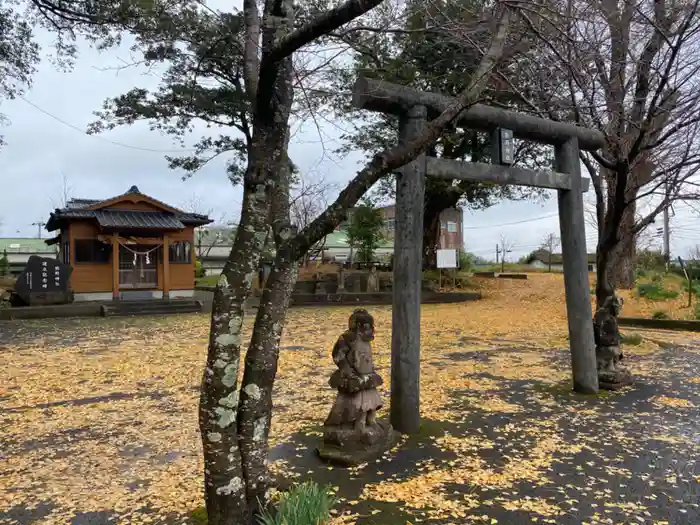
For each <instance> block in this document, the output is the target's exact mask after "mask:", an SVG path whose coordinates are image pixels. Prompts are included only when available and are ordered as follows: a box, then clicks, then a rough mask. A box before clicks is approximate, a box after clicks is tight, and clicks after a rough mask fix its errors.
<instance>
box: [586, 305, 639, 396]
mask: <svg viewBox="0 0 700 525" xmlns="http://www.w3.org/2000/svg"><path fill="white" fill-rule="evenodd" d="M623 304H624V301H623V299H622V298H621V297H618V296H616V295H611V296H610V297H608V298H607V299H605V302H604V303H603V305H602V306H601V307H600V308H598V311H597V312H596V313H595V316H594V317H593V334H594V336H595V344H596V359H597V361H598V383H599V385H600V388H603V389H605V390H617V389H619V388H621V387H623V386H625V385H629V384H630V383H631V382H632V374H631V373H630V371H629V370H627V368H626V367H624V366H623V365H622V364H621V363H622V360H623V359H624V355H623V353H622V350H621V349H620V341H621V337H620V331H619V329H618V325H617V316H618V315H620V311H621V310H622V305H623Z"/></svg>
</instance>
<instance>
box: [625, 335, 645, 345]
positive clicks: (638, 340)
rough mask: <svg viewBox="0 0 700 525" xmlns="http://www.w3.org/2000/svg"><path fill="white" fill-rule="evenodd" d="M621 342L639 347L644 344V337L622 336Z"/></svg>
mask: <svg viewBox="0 0 700 525" xmlns="http://www.w3.org/2000/svg"><path fill="white" fill-rule="evenodd" d="M620 342H621V343H622V344H623V345H628V346H638V345H641V344H642V336H641V335H639V334H630V335H625V334H622V335H621V337H620Z"/></svg>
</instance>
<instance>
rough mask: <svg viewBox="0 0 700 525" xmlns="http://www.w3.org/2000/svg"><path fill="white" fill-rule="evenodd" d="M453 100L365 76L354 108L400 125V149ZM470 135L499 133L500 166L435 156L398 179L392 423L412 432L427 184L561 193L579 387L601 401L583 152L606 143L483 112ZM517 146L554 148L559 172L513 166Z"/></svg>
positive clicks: (581, 132)
mask: <svg viewBox="0 0 700 525" xmlns="http://www.w3.org/2000/svg"><path fill="white" fill-rule="evenodd" d="M453 102H454V99H453V98H451V97H447V96H444V95H440V94H437V93H429V92H424V91H417V90H414V89H411V88H407V87H405V86H400V85H396V84H391V83H389V82H384V81H380V80H374V79H369V78H365V77H360V78H358V80H357V81H356V83H355V86H354V88H353V105H354V106H355V107H357V108H360V109H367V110H370V111H377V112H380V113H386V114H390V115H395V116H398V117H399V123H400V124H399V142H400V143H406V142H409V141H410V140H412V139H414V138H416V137H418V136H420V134H421V132H422V130H423V128H424V126H425V124H426V122H427V121H428V118H429V116H430V117H433V116H437V115H439V114H440V113H441V112H442V111H444V110H445V109H447V108H448V106H450V105H451V104H452V103H453ZM455 125H457V126H461V127H464V128H469V129H475V130H480V131H486V132H491V133H492V137H493V139H494V144H495V147H494V156H493V157H492V163H491V164H482V163H474V162H462V161H456V160H448V159H440V158H433V157H427V156H426V155H425V154H423V155H421V156H419V157H418V158H417V159H416V160H414V161H413V162H411V163H410V164H407V165H406V166H404V167H402V168H401V170H400V172H399V173H397V175H396V216H395V220H396V230H395V231H396V237H395V241H394V285H393V294H394V297H393V307H392V328H393V329H392V338H391V414H390V417H391V424H392V425H393V426H394V428H396V429H397V430H399V431H400V432H403V433H407V434H409V433H414V432H416V431H418V429H419V427H420V294H421V277H422V252H423V246H422V244H423V206H424V196H425V176H426V175H427V176H431V177H442V178H448V179H459V180H474V181H488V182H493V183H496V184H516V185H522V186H535V187H540V188H549V189H555V190H557V191H558V203H559V225H560V230H561V244H562V253H563V259H564V260H563V263H564V286H565V291H566V310H567V315H568V323H569V343H570V347H571V369H572V375H573V387H574V390H575V391H577V392H582V393H596V392H598V373H597V366H596V356H595V343H594V339H593V316H592V312H591V303H590V284H589V280H588V261H587V254H586V232H585V225H584V213H583V196H582V193H583V192H585V191H587V190H588V183H589V181H588V179H582V178H581V167H580V161H579V150H580V149H583V150H597V149H599V148H600V147H602V146H603V143H604V136H603V134H602V133H600V132H599V131H597V130H590V129H586V128H582V127H579V126H574V125H572V124H567V123H562V122H555V121H551V120H546V119H542V118H538V117H534V116H530V115H525V114H520V113H516V112H513V111H506V110H503V109H499V108H494V107H490V106H485V105H482V104H476V105H474V106H472V107H470V108H468V109H466V110H465V111H463V112H462V113H461V114H460V115H459V117H458V118H457V119H456V120H455ZM513 137H516V138H520V139H526V140H532V141H536V142H541V143H545V144H551V145H553V146H554V158H555V171H535V170H529V169H525V168H516V167H511V166H510V164H512V162H513V158H512V157H513V147H512V142H513Z"/></svg>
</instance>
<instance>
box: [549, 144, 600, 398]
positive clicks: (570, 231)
mask: <svg viewBox="0 0 700 525" xmlns="http://www.w3.org/2000/svg"><path fill="white" fill-rule="evenodd" d="M554 163H555V169H556V170H557V171H559V172H562V173H566V174H568V175H569V177H570V181H571V189H570V190H558V201H559V228H560V231H561V251H562V256H563V264H564V290H565V293H566V313H567V316H568V318H569V345H570V346H571V371H572V376H573V380H574V390H575V391H576V392H581V393H585V394H595V393H597V392H598V370H597V364H596V356H595V341H594V338H593V330H592V329H591V328H592V326H593V314H592V311H591V296H590V282H589V280H588V254H587V251H586V229H585V224H584V215H583V193H582V191H581V161H580V159H579V148H578V140H577V139H576V138H575V137H572V138H570V139H569V140H567V141H565V142H563V143H560V144H556V145H555V146H554Z"/></svg>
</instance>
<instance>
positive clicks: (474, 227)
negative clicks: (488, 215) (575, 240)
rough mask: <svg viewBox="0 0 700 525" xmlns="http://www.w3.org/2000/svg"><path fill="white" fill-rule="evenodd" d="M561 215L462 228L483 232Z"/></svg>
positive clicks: (553, 214)
mask: <svg viewBox="0 0 700 525" xmlns="http://www.w3.org/2000/svg"><path fill="white" fill-rule="evenodd" d="M557 215H559V213H550V214H549V215H543V216H542V217H535V218H534V219H525V220H522V221H515V222H506V223H503V224H484V225H483V226H466V227H464V228H462V229H463V230H482V229H485V228H501V227H503V226H513V225H515V224H525V223H526V222H535V221H541V220H543V219H549V218H551V217H556V216H557Z"/></svg>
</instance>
